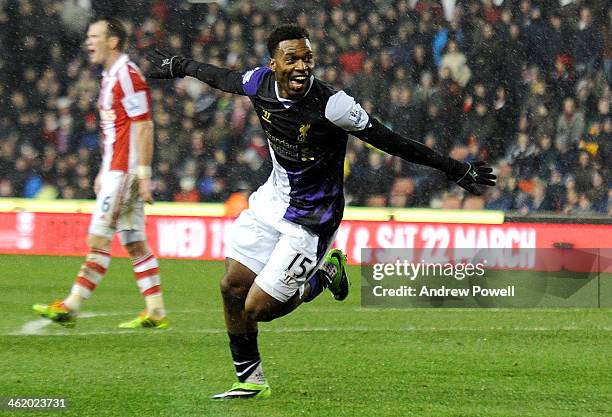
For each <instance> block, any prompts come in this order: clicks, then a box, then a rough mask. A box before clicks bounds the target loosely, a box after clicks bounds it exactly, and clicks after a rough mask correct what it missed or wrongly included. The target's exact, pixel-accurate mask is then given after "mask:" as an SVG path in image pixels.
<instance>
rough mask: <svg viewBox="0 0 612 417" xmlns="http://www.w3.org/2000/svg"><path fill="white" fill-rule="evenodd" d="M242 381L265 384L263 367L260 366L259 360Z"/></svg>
mask: <svg viewBox="0 0 612 417" xmlns="http://www.w3.org/2000/svg"><path fill="white" fill-rule="evenodd" d="M244 382H248V383H249V384H265V382H266V377H265V376H264V373H263V369H262V368H261V362H260V363H259V365H257V368H255V370H254V371H253V372H251V375H249V377H248V378H247V379H246V380H245V381H244Z"/></svg>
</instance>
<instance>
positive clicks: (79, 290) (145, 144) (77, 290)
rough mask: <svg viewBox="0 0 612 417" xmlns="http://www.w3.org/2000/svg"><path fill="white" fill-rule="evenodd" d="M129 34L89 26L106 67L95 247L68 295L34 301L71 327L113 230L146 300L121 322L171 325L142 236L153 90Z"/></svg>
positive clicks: (92, 54) (112, 24) (101, 24)
mask: <svg viewBox="0 0 612 417" xmlns="http://www.w3.org/2000/svg"><path fill="white" fill-rule="evenodd" d="M126 39H127V34H126V31H125V28H124V27H123V25H122V24H121V22H119V21H118V20H116V19H114V18H103V19H99V20H96V21H94V22H93V23H91V24H90V25H89V29H88V31H87V40H86V42H85V45H86V48H87V52H88V54H89V59H90V61H91V63H92V64H100V65H102V66H103V68H104V72H103V78H102V82H101V85H100V97H99V99H98V108H99V110H100V124H101V129H102V134H103V157H102V165H101V168H100V172H99V173H98V176H97V177H96V181H95V191H96V194H97V198H96V206H95V211H94V213H93V215H92V218H91V223H90V226H89V234H88V237H87V243H88V245H89V247H90V251H89V254H88V255H87V257H86V259H85V263H84V264H83V266H81V269H80V271H79V273H78V275H77V278H76V281H75V283H74V285H73V287H72V290H71V292H70V294H69V295H68V297H67V298H65V299H64V300H63V301H56V302H54V303H52V304H50V305H44V304H35V305H34V306H33V309H34V311H36V312H37V313H39V314H40V315H41V316H43V317H46V318H49V319H51V320H53V321H55V322H57V323H59V324H62V325H64V326H66V327H72V326H74V325H75V321H76V317H77V315H78V312H79V310H80V308H81V304H82V303H83V301H84V300H86V299H88V298H89V297H90V296H91V294H92V293H93V291H94V290H95V289H96V287H97V286H98V285H99V284H100V281H101V280H102V277H103V276H104V274H105V273H106V270H107V269H108V266H109V264H110V261H111V254H110V250H111V242H112V238H113V235H114V234H115V233H119V238H120V240H121V244H122V245H123V246H124V247H125V248H126V250H127V252H128V253H129V255H130V257H131V258H132V263H133V270H134V275H135V277H136V282H137V284H138V288H139V289H140V292H141V293H142V295H143V296H144V299H145V303H146V309H145V311H144V312H143V313H141V314H140V316H139V317H137V318H136V319H134V320H132V321H129V322H126V323H121V324H120V325H119V327H122V328H140V327H149V328H160V329H161V328H166V327H168V320H167V318H166V312H165V308H164V302H163V298H162V293H161V287H160V277H159V265H158V262H157V259H156V258H155V256H154V255H153V253H152V252H151V249H150V248H149V245H148V244H147V240H146V236H145V233H144V202H146V203H152V202H153V198H152V195H151V160H152V157H153V122H152V120H151V113H150V96H149V88H148V86H147V84H146V81H145V79H144V77H143V75H142V74H141V72H140V70H139V69H138V67H136V65H135V64H134V63H133V62H132V61H130V58H129V57H128V56H127V55H126V54H125V53H124V49H125V44H126Z"/></svg>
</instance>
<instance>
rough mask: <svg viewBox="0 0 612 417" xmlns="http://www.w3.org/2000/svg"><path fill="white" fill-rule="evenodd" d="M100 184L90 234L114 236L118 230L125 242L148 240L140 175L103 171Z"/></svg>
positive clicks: (123, 243) (108, 237) (110, 237)
mask: <svg viewBox="0 0 612 417" xmlns="http://www.w3.org/2000/svg"><path fill="white" fill-rule="evenodd" d="M100 185H101V187H100V192H99V193H98V195H97V197H96V208H95V210H94V213H93V215H92V216H91V223H90V225H89V234H93V235H97V236H104V237H106V238H107V239H112V238H113V235H114V234H115V233H116V232H118V233H119V239H120V240H121V244H122V245H126V244H128V243H132V242H141V241H144V240H146V238H145V233H144V226H145V221H144V203H143V201H142V199H141V198H140V197H139V195H138V179H137V178H136V176H135V175H133V174H128V173H125V172H123V171H109V172H106V173H104V174H102V177H101V178H100Z"/></svg>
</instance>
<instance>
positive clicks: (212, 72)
mask: <svg viewBox="0 0 612 417" xmlns="http://www.w3.org/2000/svg"><path fill="white" fill-rule="evenodd" d="M270 71H271V69H270V68H268V67H264V68H260V67H257V68H254V69H252V70H249V71H246V72H240V71H236V70H230V69H227V68H221V67H217V66H215V65H211V64H204V63H201V62H197V61H191V62H190V63H189V64H187V66H186V68H185V72H186V74H187V75H189V76H192V77H195V78H197V79H198V80H200V81H202V82H205V83H206V84H208V85H210V86H211V87H214V88H217V89H219V90H221V91H226V92H228V93H232V94H240V95H243V96H254V95H256V94H257V89H258V88H259V86H260V85H261V83H262V81H263V79H264V77H265V75H266V74H267V73H269V72H270Z"/></svg>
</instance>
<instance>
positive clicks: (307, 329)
mask: <svg viewBox="0 0 612 417" xmlns="http://www.w3.org/2000/svg"><path fill="white" fill-rule="evenodd" d="M90 317H93V316H90ZM36 321H39V320H36ZM580 330H585V331H586V330H596V331H602V332H612V327H600V328H595V329H586V328H585V329H581V328H578V327H512V328H504V327H490V328H477V327H429V328H427V327H403V328H370V327H356V326H347V327H279V328H273V329H264V330H263V331H262V333H340V332H364V333H389V332H392V333H397V332H399V333H416V332H434V333H437V332H491V331H505V332H552V331H566V332H572V331H580ZM148 332H149V333H148V334H159V335H163V334H167V333H171V334H215V335H216V334H225V333H226V332H227V330H225V329H222V328H200V329H176V328H170V329H167V330H150V331H148ZM136 333H141V334H142V333H143V331H142V330H127V329H123V330H118V329H117V330H93V331H85V332H80V331H78V330H60V331H55V332H52V333H44V332H38V333H36V332H32V333H24V332H17V333H8V334H6V336H98V335H130V336H131V335H134V334H136Z"/></svg>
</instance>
